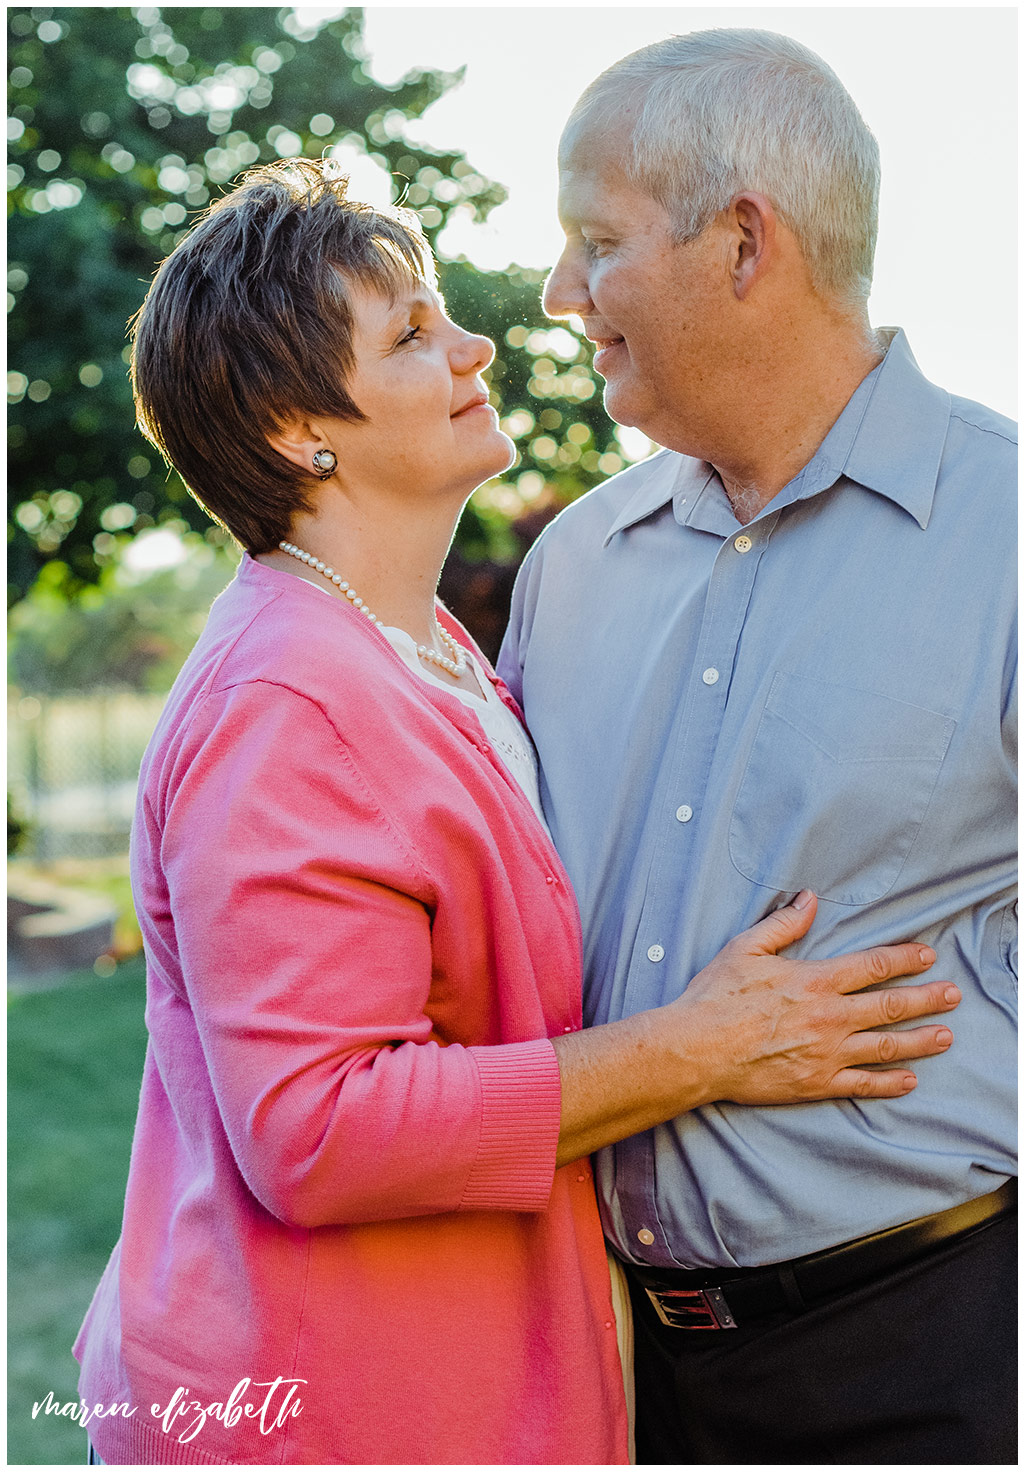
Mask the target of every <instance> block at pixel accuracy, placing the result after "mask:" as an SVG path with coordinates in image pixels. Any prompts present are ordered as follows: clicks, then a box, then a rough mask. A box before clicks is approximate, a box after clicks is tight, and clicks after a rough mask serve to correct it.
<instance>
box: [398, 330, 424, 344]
mask: <svg viewBox="0 0 1024 1472" xmlns="http://www.w3.org/2000/svg"><path fill="white" fill-rule="evenodd" d="M422 332H423V328H422V327H410V328H409V331H408V332H407V333H406V334H405V336H404V337H403V338H402V342H403V343H406V342H416V341H418V339H419V338H420V336H421V335H422Z"/></svg>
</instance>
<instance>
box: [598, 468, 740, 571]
mask: <svg viewBox="0 0 1024 1472" xmlns="http://www.w3.org/2000/svg"><path fill="white" fill-rule="evenodd" d="M644 467H645V469H646V471H647V474H646V475H645V477H644V480H643V484H642V485H641V486H640V487H639V488H638V490H637V491H636V492H635V493H634V494H633V495H632V496H631V497H630V499H629V500H628V501H627V502H626V504H625V506H623V508H622V510H621V511H620V512H619V515H618V517H617V518H616V520H615V521H614V522H613V523H612V525H611V527H610V528H609V531H608V535H607V536H606V537H605V539H604V545H605V546H606V547H607V545H608V543H609V542H610V541H611V539H612V537H614V536H615V534H616V532H621V531H625V530H626V528H627V527H631V526H635V525H636V523H637V522H638V521H643V520H644V518H645V517H648V516H651V515H653V513H654V512H655V511H660V510H661V508H662V507H663V506H667V505H668V503H669V501H671V502H672V503H673V508H674V510H675V514H676V520H677V521H679V522H682V521H683V519H684V515H685V512H686V508H687V507H688V506H692V505H693V504H694V503H695V502H696V501H697V498H698V497H699V495H700V494H701V492H702V491H703V489H704V487H705V486H706V485H707V483H708V481H709V480H711V479H712V477H714V475H715V469H714V466H713V465H708V464H706V462H705V461H703V460H694V459H692V458H691V457H690V456H689V455H678V454H676V452H675V451H674V450H661V451H659V452H658V454H657V455H652V456H651V458H650V460H646V461H644ZM627 473H628V472H627Z"/></svg>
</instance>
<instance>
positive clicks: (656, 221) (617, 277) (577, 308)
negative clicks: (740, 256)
mask: <svg viewBox="0 0 1024 1472" xmlns="http://www.w3.org/2000/svg"><path fill="white" fill-rule="evenodd" d="M628 138H629V119H628V116H626V117H623V115H622V114H621V113H620V114H619V116H618V117H617V118H616V119H614V120H609V119H608V118H607V116H605V117H604V119H603V120H602V116H601V114H598V116H597V118H591V119H590V120H589V121H588V122H585V123H584V124H583V125H582V126H580V125H576V126H573V125H570V128H569V129H567V131H566V133H565V135H564V136H563V139H562V145H561V148H560V151H559V196H558V200H559V217H560V219H561V222H562V228H563V229H564V231H565V236H566V243H565V249H564V251H563V252H562V255H561V258H560V259H559V261H558V264H557V265H556V266H555V268H554V270H553V271H552V273H551V275H550V277H549V278H548V282H547V285H546V287H545V290H544V310H545V311H546V312H547V313H548V315H549V316H553V317H564V316H568V315H570V314H571V313H575V314H576V315H578V316H580V317H582V319H583V322H584V325H585V328H586V334H587V336H588V337H589V338H590V339H591V340H592V341H593V342H594V343H595V344H596V345H597V349H598V351H597V353H596V354H595V357H594V367H595V368H596V369H597V371H598V372H599V373H600V374H601V375H602V377H604V378H605V379H606V380H607V382H606V387H605V395H604V400H605V407H606V409H607V410H608V413H609V414H610V415H611V417H612V418H613V419H615V420H617V422H618V423H619V424H628V425H635V426H636V427H637V428H638V429H642V430H643V431H644V432H645V433H646V434H648V435H649V436H650V437H651V439H653V440H655V441H657V442H658V443H659V444H662V445H667V446H669V447H670V448H672V449H679V450H682V451H684V452H686V453H690V454H693V453H697V452H698V451H699V448H700V441H701V440H702V439H703V433H702V431H703V429H704V425H705V422H706V419H707V415H706V412H705V409H704V404H705V402H706V401H707V399H708V395H709V393H713V392H714V387H713V383H714V379H715V378H716V377H717V376H718V367H719V365H720V364H721V363H722V361H723V354H722V349H723V348H724V346H725V343H724V340H723V334H724V331H725V321H724V319H723V313H724V310H725V306H726V297H727V295H728V271H727V269H726V265H725V261H726V254H727V244H726V240H725V237H724V235H723V233H722V232H721V231H720V230H719V229H718V228H717V226H716V225H715V224H714V223H713V224H712V225H710V226H709V227H708V228H707V229H706V230H704V231H703V232H702V234H701V235H700V236H699V237H698V238H697V239H696V240H693V241H690V242H688V243H687V244H684V245H677V244H675V243H674V241H673V239H672V235H671V228H670V226H671V222H670V219H669V216H668V214H667V212H666V210H665V209H664V207H663V206H662V205H661V204H659V203H658V201H657V200H655V199H653V198H652V197H651V196H650V195H648V194H644V193H643V192H642V191H640V190H639V189H637V188H636V187H635V186H634V185H633V184H631V183H630V181H629V180H628V179H627V177H626V175H625V172H624V170H623V168H622V167H621V164H620V160H622V159H623V158H624V157H625V156H626V148H627V146H628ZM709 407H710V406H709Z"/></svg>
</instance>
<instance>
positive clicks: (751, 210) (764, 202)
mask: <svg viewBox="0 0 1024 1472" xmlns="http://www.w3.org/2000/svg"><path fill="white" fill-rule="evenodd" d="M729 220H730V223H731V225H732V231H733V249H732V256H731V259H730V262H729V271H730V275H731V276H732V283H733V291H734V292H735V293H736V296H737V298H738V300H739V301H743V300H744V299H745V298H746V297H747V296H749V294H750V292H751V290H752V288H753V287H754V286H755V285H756V283H757V282H758V281H759V280H760V278H761V277H762V276H763V275H764V273H765V271H766V270H767V269H768V267H769V265H770V264H771V261H772V258H773V257H774V255H775V247H776V233H777V229H778V216H777V215H776V213H775V208H774V206H773V205H772V202H771V200H770V199H768V198H767V196H766V195H764V194H754V193H753V192H748V193H746V194H738V195H737V196H736V198H735V199H734V200H733V201H732V204H731V205H730V206H729Z"/></svg>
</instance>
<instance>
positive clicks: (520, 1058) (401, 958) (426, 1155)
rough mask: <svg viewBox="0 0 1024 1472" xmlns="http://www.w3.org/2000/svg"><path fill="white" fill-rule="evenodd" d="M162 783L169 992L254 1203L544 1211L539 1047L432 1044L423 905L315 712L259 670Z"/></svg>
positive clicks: (346, 1209)
mask: <svg viewBox="0 0 1024 1472" xmlns="http://www.w3.org/2000/svg"><path fill="white" fill-rule="evenodd" d="M163 792H164V795H163V797H162V799H161V803H162V807H163V837H162V846H161V856H162V865H163V870H164V876H165V879H166V882H167V885H168V889H169V894H170V906H171V912H172V914H173V916H174V921H175V927H176V935H177V942H178V952H179V957H180V961H181V966H182V975H183V980H184V987H185V991H186V994H187V1000H188V1003H189V1005H190V1007H191V1009H192V1012H193V1015H194V1017H195V1022H196V1026H197V1029H198V1033H199V1037H200V1041H201V1045H202V1048H203V1053H204V1056H205V1059H206V1063H207V1066H208V1068H209V1073H210V1078H211V1081H212V1086H213V1090H214V1094H215V1098H216V1101H217V1106H218V1109H219V1111H220V1115H221V1118H222V1120H223V1124H224V1128H225V1130H226V1133H227V1136H228V1140H229V1142H230V1146H231V1150H232V1152H233V1154H234V1157H235V1160H236V1162H237V1165H238V1168H239V1170H240V1171H241V1173H242V1175H243V1177H244V1179H245V1181H246V1183H247V1185H248V1186H249V1188H250V1190H251V1191H252V1192H253V1194H254V1195H255V1196H256V1197H257V1199H258V1200H259V1201H260V1202H261V1203H262V1204H263V1205H264V1206H265V1207H266V1208H267V1210H268V1211H270V1212H272V1213H273V1214H274V1215H275V1216H277V1217H279V1218H281V1219H282V1220H284V1221H287V1222H289V1223H292V1224H295V1225H299V1226H320V1225H325V1224H329V1223H344V1222H368V1221H383V1220H392V1219H395V1218H397V1217H405V1216H421V1215H431V1214H435V1213H443V1212H450V1211H459V1210H463V1211H468V1210H474V1211H479V1210H507V1211H538V1210H541V1209H543V1208H544V1206H546V1204H547V1200H548V1196H549V1194H550V1189H551V1182H552V1178H553V1174H554V1162H555V1151H556V1148H557V1140H558V1129H559V1119H560V1108H561V1089H560V1079H559V1073H558V1064H557V1059H556V1057H555V1053H554V1049H553V1048H552V1045H551V1043H550V1042H549V1041H548V1040H547V1039H546V1038H542V1039H537V1040H531V1041H526V1042H517V1043H509V1044H502V1045H498V1046H493V1047H463V1046H461V1045H459V1044H455V1043H452V1044H449V1045H445V1044H443V1043H442V1042H439V1041H438V1040H437V1039H436V1038H434V1037H433V1036H432V1029H431V1021H430V1018H429V1016H428V1014H427V1010H426V1008H427V1002H428V996H429V991H430V985H431V977H432V971H433V958H432V952H431V917H432V907H433V903H434V901H435V899H436V896H435V895H434V893H433V891H432V886H431V882H430V879H429V877H428V876H427V875H426V874H425V872H424V870H423V866H422V865H421V864H420V863H419V861H418V859H417V857H416V855H415V853H414V852H413V851H412V849H411V847H410V846H409V844H408V843H407V842H406V841H405V840H404V839H403V837H402V834H401V832H400V830H399V829H398V827H397V826H396V825H394V824H393V823H392V822H391V821H390V819H389V818H388V816H387V815H386V814H385V813H384V812H383V811H382V810H381V808H380V806H379V804H378V802H377V801H376V799H375V796H374V793H373V791H372V790H371V788H370V786H369V785H368V784H367V782H366V781H365V780H364V779H363V777H362V776H361V774H360V772H359V771H358V769H357V768H356V766H355V764H354V763H353V760H352V758H351V755H350V754H349V752H348V750H347V748H346V746H345V744H344V743H343V741H342V740H341V739H340V737H339V735H338V733H337V731H336V730H335V728H334V726H333V725H332V723H331V722H330V721H329V720H328V719H327V717H326V715H325V714H324V712H323V711H322V709H321V707H320V706H319V705H317V704H316V703H315V702H314V701H312V700H310V699H309V698H307V697H306V696H304V695H300V694H298V693H296V692H294V691H291V690H288V689H287V688H284V687H282V686H279V685H268V684H265V683H261V682H253V683H252V684H244V685H239V686H235V687H233V688H232V689H230V690H228V691H224V692H220V693H218V694H215V695H211V696H208V697H207V699H206V701H205V702H204V706H203V708H202V710H201V711H200V712H199V713H198V714H197V716H196V717H195V718H194V720H193V722H192V725H191V726H190V728H189V731H188V735H187V740H186V742H185V744H184V746H183V747H182V748H181V749H180V750H179V751H178V752H177V754H176V756H175V758H174V760H173V764H172V765H171V769H170V770H169V771H168V772H166V773H165V775H164V779H163ZM479 984H480V986H482V987H485V986H487V985H488V984H489V978H488V977H486V976H481V977H480V979H479Z"/></svg>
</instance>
